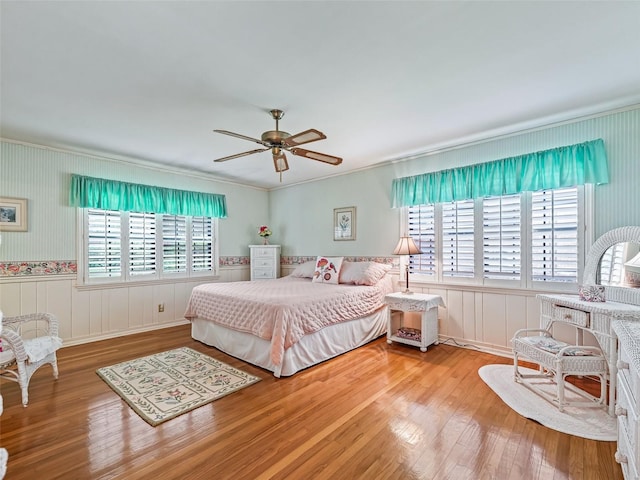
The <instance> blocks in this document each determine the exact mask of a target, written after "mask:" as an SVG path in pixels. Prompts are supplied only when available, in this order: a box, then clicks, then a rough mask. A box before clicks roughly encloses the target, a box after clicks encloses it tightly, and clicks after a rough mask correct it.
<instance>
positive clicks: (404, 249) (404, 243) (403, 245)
mask: <svg viewBox="0 0 640 480" xmlns="http://www.w3.org/2000/svg"><path fill="white" fill-rule="evenodd" d="M419 253H422V251H421V250H420V249H419V248H418V247H417V246H416V244H415V242H414V241H413V238H411V237H409V236H405V237H400V240H398V244H397V245H396V249H395V250H394V251H393V254H394V255H417V254H419Z"/></svg>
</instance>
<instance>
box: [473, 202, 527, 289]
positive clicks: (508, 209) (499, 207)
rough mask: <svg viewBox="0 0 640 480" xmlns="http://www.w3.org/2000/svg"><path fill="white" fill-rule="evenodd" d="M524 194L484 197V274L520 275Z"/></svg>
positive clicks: (512, 277) (509, 277) (511, 278)
mask: <svg viewBox="0 0 640 480" xmlns="http://www.w3.org/2000/svg"><path fill="white" fill-rule="evenodd" d="M520 215H521V213H520V195H505V196H500V197H487V198H485V199H483V201H482V239H483V252H484V255H483V268H484V278H493V279H509V280H519V279H520V268H521V267H520V252H521V238H520V237H521V235H520Z"/></svg>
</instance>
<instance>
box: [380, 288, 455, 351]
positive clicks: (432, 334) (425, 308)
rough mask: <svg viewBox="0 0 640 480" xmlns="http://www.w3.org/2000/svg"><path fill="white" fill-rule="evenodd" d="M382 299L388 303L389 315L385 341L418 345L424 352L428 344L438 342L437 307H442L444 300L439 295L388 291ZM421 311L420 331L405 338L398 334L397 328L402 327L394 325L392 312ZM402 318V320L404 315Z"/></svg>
mask: <svg viewBox="0 0 640 480" xmlns="http://www.w3.org/2000/svg"><path fill="white" fill-rule="evenodd" d="M384 301H385V303H386V304H387V305H389V317H388V321H387V343H389V344H391V343H393V342H397V343H404V344H406V345H413V346H414V347H420V351H422V352H426V351H427V347H428V346H429V345H432V344H435V345H437V344H438V307H439V306H442V307H444V306H445V304H444V301H443V300H442V297H441V296H440V295H427V294H425V293H410V294H406V293H401V292H395V293H390V294H388V295H386V296H385V297H384ZM393 311H400V312H403V313H404V312H422V320H421V322H420V332H419V334H418V335H417V336H415V337H414V338H406V337H404V336H400V335H399V330H400V329H401V328H402V327H403V325H402V324H403V321H401V322H400V325H394V323H396V322H393V321H392V312H393ZM402 316H403V320H404V315H402Z"/></svg>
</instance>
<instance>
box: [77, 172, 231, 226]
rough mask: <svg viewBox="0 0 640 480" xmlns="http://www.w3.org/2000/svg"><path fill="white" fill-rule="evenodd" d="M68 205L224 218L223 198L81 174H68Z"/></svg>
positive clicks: (224, 202) (225, 213)
mask: <svg viewBox="0 0 640 480" xmlns="http://www.w3.org/2000/svg"><path fill="white" fill-rule="evenodd" d="M69 203H70V204H71V206H74V207H82V208H99V209H101V210H118V211H124V212H145V213H169V214H172V215H191V216H195V217H216V218H226V216H227V200H226V197H225V196H224V195H218V194H215V193H201V192H191V191H188V190H176V189H173V188H164V187H153V186H150V185H141V184H138V183H127V182H119V181H117V180H107V179H104V178H94V177H84V176H81V175H71V190H70V191H69Z"/></svg>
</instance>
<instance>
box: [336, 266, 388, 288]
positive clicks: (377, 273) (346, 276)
mask: <svg viewBox="0 0 640 480" xmlns="http://www.w3.org/2000/svg"><path fill="white" fill-rule="evenodd" d="M389 270H391V265H387V264H385V263H378V262H344V263H343V264H342V269H341V270H340V283H353V284H355V285H375V284H376V283H378V282H379V281H380V279H381V278H382V277H384V276H385V274H386V273H387V272H388V271H389Z"/></svg>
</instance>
